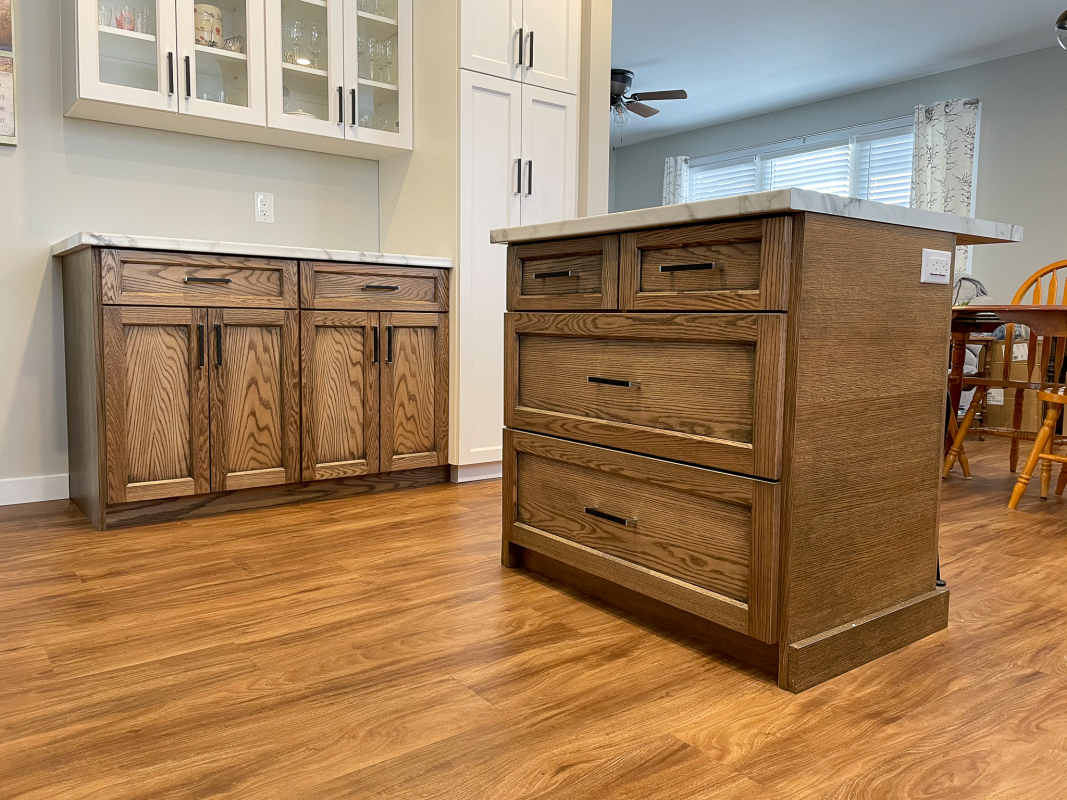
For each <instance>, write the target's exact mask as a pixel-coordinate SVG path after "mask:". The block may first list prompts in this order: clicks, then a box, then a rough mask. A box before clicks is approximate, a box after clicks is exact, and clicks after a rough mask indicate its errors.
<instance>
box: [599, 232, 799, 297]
mask: <svg viewBox="0 0 1067 800" xmlns="http://www.w3.org/2000/svg"><path fill="white" fill-rule="evenodd" d="M791 236H792V220H791V219H790V218H788V217H771V218H768V219H765V220H753V221H751V222H727V223H721V224H718V225H692V226H689V227H685V228H667V229H663V230H658V231H638V232H636V233H626V234H623V235H622V237H621V240H620V241H621V244H620V248H621V255H620V258H621V267H620V270H621V273H620V281H621V285H620V303H621V307H622V308H623V309H624V310H640V311H785V310H786V307H787V299H788V298H787V296H786V294H787V293H786V289H787V287H788V280H787V279H788V273H789V266H790V260H789V259H790V256H789V254H790V238H791Z"/></svg>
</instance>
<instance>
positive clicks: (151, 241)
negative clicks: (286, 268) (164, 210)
mask: <svg viewBox="0 0 1067 800" xmlns="http://www.w3.org/2000/svg"><path fill="white" fill-rule="evenodd" d="M86 247H120V248H123V249H130V250H167V251H170V252H179V253H214V254H215V255H220V256H221V255H225V256H258V257H261V258H285V259H297V260H300V261H350V262H355V263H360V264H385V265H389V266H403V267H437V268H439V269H441V268H443V269H451V267H452V259H451V258H442V257H440V256H404V255H396V254H393V253H365V252H363V251H360V250H323V249H320V248H316V247H287V246H285V245H277V244H241V243H238V242H214V241H208V240H206V239H167V238H164V237H160V236H128V235H123V234H114V233H86V232H82V233H76V234H74V235H73V236H71V237H69V238H67V239H64V240H63V241H62V242H57V243H56V244H54V245H52V255H53V256H65V255H68V254H70V253H73V252H75V251H77V250H82V249H83V248H86Z"/></svg>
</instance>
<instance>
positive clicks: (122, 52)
mask: <svg viewBox="0 0 1067 800" xmlns="http://www.w3.org/2000/svg"><path fill="white" fill-rule="evenodd" d="M157 5H158V4H157V3H146V2H136V3H131V4H129V5H127V4H125V3H119V4H117V5H116V4H113V3H99V4H98V6H97V19H96V21H97V31H98V33H97V36H98V37H99V45H100V47H99V53H100V82H101V83H109V84H113V85H115V86H127V87H129V88H131V89H144V90H146V91H150V92H155V91H158V90H159V47H158V46H157V41H156V37H157V34H158V20H159V8H158V7H157ZM172 11H173V9H172Z"/></svg>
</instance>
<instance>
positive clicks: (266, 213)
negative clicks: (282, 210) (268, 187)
mask: <svg viewBox="0 0 1067 800" xmlns="http://www.w3.org/2000/svg"><path fill="white" fill-rule="evenodd" d="M255 195H256V222H268V223H273V222H274V195H273V194H271V193H270V192H256V193H255Z"/></svg>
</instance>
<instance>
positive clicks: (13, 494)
mask: <svg viewBox="0 0 1067 800" xmlns="http://www.w3.org/2000/svg"><path fill="white" fill-rule="evenodd" d="M68 497H70V484H69V476H68V475H66V474H64V475H41V476H39V477H36V478H3V479H0V506H13V505H17V504H19V503H41V502H44V501H45V500H66V499H67V498H68Z"/></svg>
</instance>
